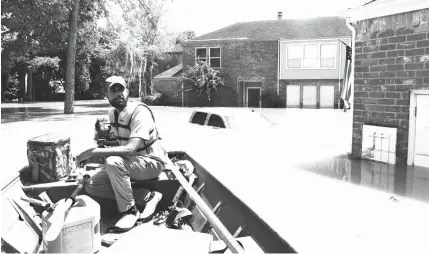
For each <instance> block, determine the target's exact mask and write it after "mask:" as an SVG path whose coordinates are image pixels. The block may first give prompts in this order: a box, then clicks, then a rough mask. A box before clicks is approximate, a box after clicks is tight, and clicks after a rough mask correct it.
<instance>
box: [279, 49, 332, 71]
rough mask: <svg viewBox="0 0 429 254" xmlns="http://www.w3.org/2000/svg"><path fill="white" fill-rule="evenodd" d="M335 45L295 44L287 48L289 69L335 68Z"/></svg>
mask: <svg viewBox="0 0 429 254" xmlns="http://www.w3.org/2000/svg"><path fill="white" fill-rule="evenodd" d="M335 49H336V47H335V43H316V44H315V43H311V44H305V43H300V44H293V45H287V48H286V54H287V57H286V59H287V60H286V66H287V67H286V68H288V69H332V68H335V56H336V51H335Z"/></svg>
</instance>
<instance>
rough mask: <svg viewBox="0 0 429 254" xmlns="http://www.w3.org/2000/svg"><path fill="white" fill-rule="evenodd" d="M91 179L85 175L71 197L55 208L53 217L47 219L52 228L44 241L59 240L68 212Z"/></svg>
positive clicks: (47, 231) (47, 232)
mask: <svg viewBox="0 0 429 254" xmlns="http://www.w3.org/2000/svg"><path fill="white" fill-rule="evenodd" d="M89 177H90V176H89V175H84V176H83V181H82V182H81V183H80V184H79V185H78V186H77V188H76V189H75V190H74V192H73V193H72V194H71V196H70V197H68V198H66V199H63V200H61V201H60V202H59V204H58V205H57V206H56V207H55V210H54V211H53V213H52V215H51V216H50V217H49V218H48V219H47V220H48V222H49V223H50V226H49V228H48V229H47V230H46V234H45V236H44V239H45V240H46V241H48V242H50V241H53V240H55V239H57V237H58V235H59V234H60V232H61V229H62V228H63V225H64V220H65V218H66V214H67V211H68V210H69V209H70V207H71V206H72V205H73V204H74V202H75V197H76V196H77V194H78V193H79V192H80V191H81V190H82V189H83V186H84V185H85V184H86V181H88V179H89Z"/></svg>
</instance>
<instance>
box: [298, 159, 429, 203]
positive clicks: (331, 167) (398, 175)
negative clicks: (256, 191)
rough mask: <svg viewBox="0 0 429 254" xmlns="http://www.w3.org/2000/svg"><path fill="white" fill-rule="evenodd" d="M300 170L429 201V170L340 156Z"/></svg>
mask: <svg viewBox="0 0 429 254" xmlns="http://www.w3.org/2000/svg"><path fill="white" fill-rule="evenodd" d="M296 166H297V167H298V168H301V169H304V170H308V171H312V172H315V173H318V174H322V175H325V176H328V177H332V178H336V179H339V180H343V181H347V182H351V183H354V184H359V185H362V186H367V187H371V188H375V189H378V190H381V191H385V192H389V193H394V194H396V195H402V196H407V197H411V198H414V199H418V200H422V201H425V202H429V168H423V167H418V166H406V165H399V164H396V165H391V164H385V163H379V162H373V161H367V160H353V159H349V158H348V157H347V156H339V157H335V158H331V159H327V160H324V161H318V162H314V163H311V164H300V165H296Z"/></svg>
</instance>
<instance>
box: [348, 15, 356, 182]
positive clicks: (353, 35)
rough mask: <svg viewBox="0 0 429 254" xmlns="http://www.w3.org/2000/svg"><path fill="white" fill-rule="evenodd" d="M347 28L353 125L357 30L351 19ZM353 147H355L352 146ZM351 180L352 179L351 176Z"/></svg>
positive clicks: (350, 104)
mask: <svg viewBox="0 0 429 254" xmlns="http://www.w3.org/2000/svg"><path fill="white" fill-rule="evenodd" d="M346 26H347V27H348V28H349V29H350V31H352V41H351V42H350V46H351V47H352V62H351V65H350V66H351V67H350V68H351V72H350V100H349V102H350V103H349V107H350V110H351V111H352V112H351V114H350V122H351V124H352V125H353V115H354V104H353V101H354V97H355V96H354V94H355V59H356V49H355V45H356V43H355V42H356V28H355V27H354V26H353V25H352V23H351V22H350V18H346ZM353 132H354V131H353V128H352V131H351V133H350V134H351V135H350V136H351V137H352V140H351V144H353ZM352 146H353V145H352ZM349 152H350V153H352V148H351V147H350V150H349ZM350 172H351V168H350ZM350 174H351V173H350ZM350 179H351V175H350Z"/></svg>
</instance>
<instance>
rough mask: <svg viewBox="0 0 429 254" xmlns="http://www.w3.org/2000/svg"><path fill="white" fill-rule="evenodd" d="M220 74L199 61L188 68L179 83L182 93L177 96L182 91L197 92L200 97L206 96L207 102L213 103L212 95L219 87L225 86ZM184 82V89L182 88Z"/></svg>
mask: <svg viewBox="0 0 429 254" xmlns="http://www.w3.org/2000/svg"><path fill="white" fill-rule="evenodd" d="M219 74H220V73H219V71H218V70H214V69H212V68H210V67H209V66H208V64H207V63H206V62H203V61H199V62H198V63H196V64H195V65H194V66H187V70H186V71H184V72H183V74H182V76H181V77H180V78H179V79H178V81H177V83H178V85H179V86H180V91H179V92H178V93H177V94H176V95H175V96H178V95H179V94H180V93H181V92H182V91H185V92H188V91H195V92H197V95H198V96H202V95H204V98H205V99H206V100H207V101H211V98H212V95H213V93H214V92H216V91H217V89H218V87H220V86H225V84H224V82H225V81H224V79H223V78H221V76H220V75H219ZM182 82H183V87H181V86H182Z"/></svg>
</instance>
